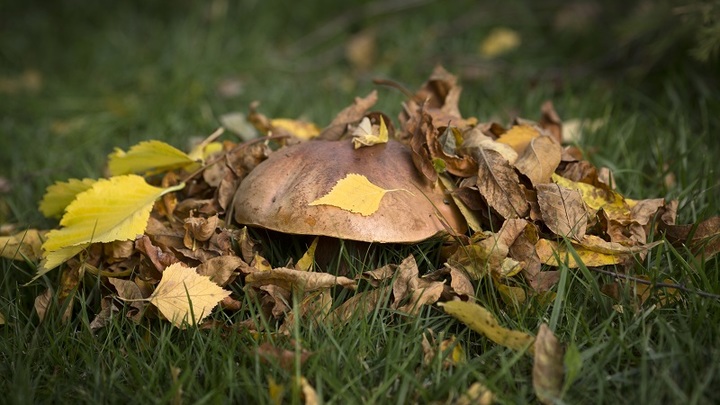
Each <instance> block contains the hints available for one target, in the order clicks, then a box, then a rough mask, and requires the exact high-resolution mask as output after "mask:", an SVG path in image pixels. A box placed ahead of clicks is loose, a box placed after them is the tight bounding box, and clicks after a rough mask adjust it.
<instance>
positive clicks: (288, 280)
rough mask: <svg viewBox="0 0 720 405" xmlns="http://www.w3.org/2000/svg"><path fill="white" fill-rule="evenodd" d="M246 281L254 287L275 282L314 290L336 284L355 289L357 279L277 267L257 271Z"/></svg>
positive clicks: (285, 287) (289, 286) (287, 286)
mask: <svg viewBox="0 0 720 405" xmlns="http://www.w3.org/2000/svg"><path fill="white" fill-rule="evenodd" d="M245 283H246V284H247V285H249V286H252V287H259V286H264V285H268V284H274V285H277V286H279V287H282V288H284V289H286V290H293V289H297V290H301V291H306V292H307V291H314V290H319V289H323V288H330V287H334V286H338V285H339V286H343V287H345V288H349V289H352V290H354V289H355V287H356V284H355V281H353V280H351V279H349V278H347V277H343V276H336V275H334V274H329V273H314V272H307V271H300V270H294V269H288V268H284V267H281V268H276V269H272V270H268V271H257V272H254V273H250V274H248V275H247V277H245Z"/></svg>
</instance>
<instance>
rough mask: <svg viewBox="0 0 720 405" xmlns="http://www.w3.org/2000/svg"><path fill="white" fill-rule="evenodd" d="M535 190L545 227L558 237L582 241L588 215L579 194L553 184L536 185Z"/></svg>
mask: <svg viewBox="0 0 720 405" xmlns="http://www.w3.org/2000/svg"><path fill="white" fill-rule="evenodd" d="M535 189H536V190H537V198H538V203H539V204H540V212H541V213H542V218H543V220H544V221H545V225H547V227H548V228H550V230H551V231H553V232H554V233H555V234H556V235H558V236H563V237H568V238H573V239H575V240H580V239H582V238H583V237H584V236H585V231H586V229H587V222H588V213H587V211H586V210H585V204H583V201H582V197H581V195H580V193H579V192H577V191H575V190H568V189H566V188H564V187H561V186H559V185H557V184H554V183H549V184H538V185H537V186H536V188H535Z"/></svg>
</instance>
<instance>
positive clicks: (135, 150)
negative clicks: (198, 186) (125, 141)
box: [108, 141, 200, 176]
mask: <svg viewBox="0 0 720 405" xmlns="http://www.w3.org/2000/svg"><path fill="white" fill-rule="evenodd" d="M199 167H200V165H199V163H198V162H196V161H195V160H193V159H192V158H191V157H190V156H188V155H187V154H186V153H185V152H183V151H181V150H178V149H176V148H175V147H173V146H170V145H168V144H166V143H165V142H160V141H143V142H140V143H138V144H137V145H134V146H132V147H131V148H130V149H129V150H128V151H127V152H124V151H123V150H122V149H119V148H118V149H115V152H113V153H112V154H110V156H109V157H108V170H109V171H110V174H111V175H112V176H120V175H123V174H130V173H147V172H163V171H169V170H173V169H179V168H184V169H185V170H187V171H193V170H196V169H198V168H199Z"/></svg>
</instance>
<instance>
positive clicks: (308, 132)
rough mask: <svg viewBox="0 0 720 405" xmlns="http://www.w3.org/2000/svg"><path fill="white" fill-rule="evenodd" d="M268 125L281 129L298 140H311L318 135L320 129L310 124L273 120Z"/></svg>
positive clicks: (289, 120)
mask: <svg viewBox="0 0 720 405" xmlns="http://www.w3.org/2000/svg"><path fill="white" fill-rule="evenodd" d="M270 125H272V127H273V128H276V129H277V128H280V129H283V130H285V131H287V132H289V133H291V134H293V135H294V136H296V137H298V138H300V139H311V138H314V137H316V136H318V135H320V128H318V127H317V125H315V124H313V123H312V122H307V121H300V120H291V119H288V118H275V119H273V120H270Z"/></svg>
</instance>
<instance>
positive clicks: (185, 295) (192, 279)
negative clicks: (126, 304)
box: [147, 263, 230, 329]
mask: <svg viewBox="0 0 720 405" xmlns="http://www.w3.org/2000/svg"><path fill="white" fill-rule="evenodd" d="M229 295H230V291H227V290H224V289H223V288H221V287H220V286H218V285H217V284H215V283H213V282H212V281H210V277H207V276H201V275H199V274H197V271H195V268H187V267H184V266H183V265H182V264H180V263H175V264H171V265H170V266H168V267H166V268H165V270H164V271H163V273H162V279H160V283H158V285H157V288H155V291H154V292H153V293H152V295H151V296H150V297H149V298H148V299H147V301H150V302H151V303H152V304H153V305H155V306H156V307H157V309H158V310H159V311H160V313H162V314H163V315H164V316H165V318H167V319H168V320H169V321H170V322H171V323H172V324H173V325H175V326H177V327H178V328H181V329H182V328H184V327H185V325H186V324H190V325H197V324H198V323H199V322H200V321H201V320H202V319H203V318H205V317H206V316H208V315H210V312H211V311H212V310H213V308H215V306H216V305H217V304H218V303H219V302H220V301H222V299H223V298H225V297H227V296H229Z"/></svg>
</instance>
